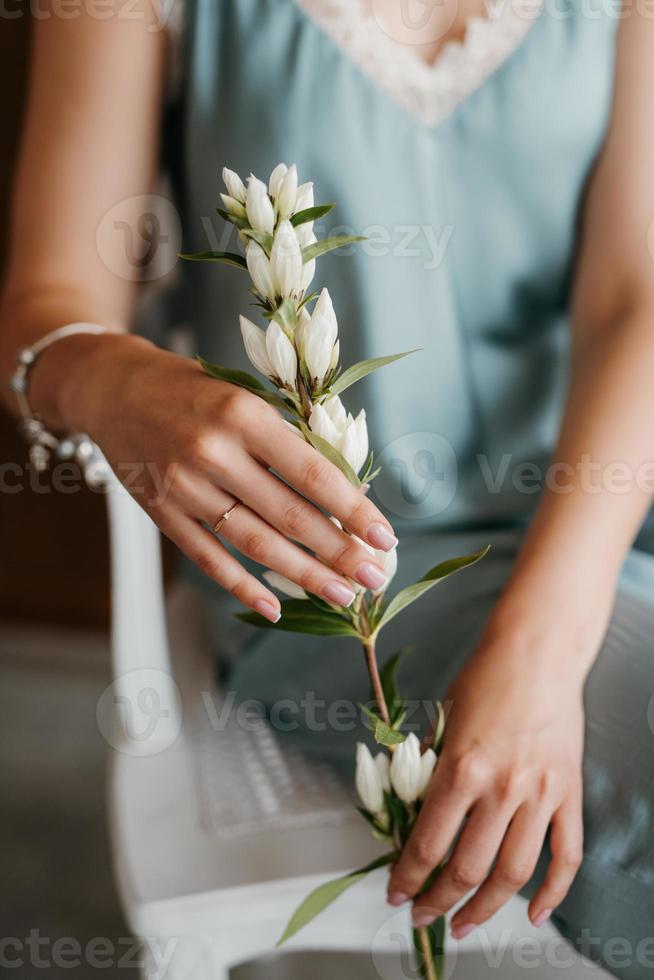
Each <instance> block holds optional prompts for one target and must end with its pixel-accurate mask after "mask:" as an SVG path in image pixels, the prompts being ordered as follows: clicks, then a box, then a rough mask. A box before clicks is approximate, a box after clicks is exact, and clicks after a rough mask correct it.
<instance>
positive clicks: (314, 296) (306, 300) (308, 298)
mask: <svg viewBox="0 0 654 980" xmlns="http://www.w3.org/2000/svg"><path fill="white" fill-rule="evenodd" d="M319 296H320V293H315V292H314V293H309V294H308V296H305V297H304V299H303V300H302V302H301V303H300V304H299V305H298V310H301V309H302V307H303V306H306V305H307V303H310V302H311V300H312V299H317V298H318V297H319Z"/></svg>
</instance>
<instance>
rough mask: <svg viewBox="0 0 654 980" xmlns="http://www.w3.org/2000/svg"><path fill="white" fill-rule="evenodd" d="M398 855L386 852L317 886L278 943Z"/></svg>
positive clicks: (299, 908) (297, 910) (300, 907)
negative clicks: (357, 868)
mask: <svg viewBox="0 0 654 980" xmlns="http://www.w3.org/2000/svg"><path fill="white" fill-rule="evenodd" d="M397 857H398V855H397V854H396V853H395V851H393V852H392V853H391V854H385V855H384V856H383V857H380V858H377V859H376V860H375V861H371V862H370V864H367V865H366V866H365V868H359V870H358V871H352V872H351V873H350V874H347V875H343V876H342V877H341V878H335V879H334V880H333V881H327V882H325V884H324V885H320V886H319V887H318V888H315V889H314V890H313V891H312V892H311V894H309V895H307V897H306V898H305V899H304V901H303V902H302V904H301V905H299V906H298V907H297V909H296V910H295V912H294V913H293V915H292V916H291V918H290V920H289V923H288V925H287V926H286V929H285V930H284V934H283V935H282V937H281V939H280V940H279V942H278V943H277V945H278V946H281V945H282V943H285V942H286V940H287V939H290V938H291V936H294V935H295V934H296V932H299V931H300V929H303V928H304V926H306V925H308V924H309V922H312V921H313V919H315V918H316V916H317V915H319V914H320V913H321V912H322V911H323V910H324V909H326V908H327V907H328V906H329V905H331V904H332V902H334V901H336V899H337V898H339V896H341V895H342V894H343V892H344V891H347V889H348V888H351V887H352V885H356V883H357V882H358V881H361V879H362V878H365V876H366V875H367V874H369V873H370V872H371V871H376V869H377V868H383V867H385V866H386V865H388V864H392V863H393V861H396V860H397Z"/></svg>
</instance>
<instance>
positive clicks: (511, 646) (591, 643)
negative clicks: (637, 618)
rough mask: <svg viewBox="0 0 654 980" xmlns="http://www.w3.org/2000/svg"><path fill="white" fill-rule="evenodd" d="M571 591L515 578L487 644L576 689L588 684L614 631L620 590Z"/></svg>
mask: <svg viewBox="0 0 654 980" xmlns="http://www.w3.org/2000/svg"><path fill="white" fill-rule="evenodd" d="M580 584H581V587H579V584H578V585H577V587H571V588H566V587H565V584H564V583H563V582H562V581H558V582H557V581H555V580H553V581H552V582H551V583H550V584H546V583H545V582H544V580H542V579H541V580H539V581H538V582H534V581H532V580H530V579H528V578H527V577H526V576H525V578H524V579H523V578H521V577H519V576H516V577H514V578H513V579H512V580H511V581H510V582H509V583H508V585H507V586H506V588H505V590H504V592H503V593H502V595H501V596H500V598H499V600H498V602H497V604H496V606H495V608H494V610H493V612H492V613H491V616H490V618H489V621H488V623H487V626H486V630H485V640H486V642H485V643H484V644H483V645H484V646H486V647H488V649H491V650H492V649H497V650H499V649H502V650H503V651H504V652H505V654H506V656H507V657H508V659H509V660H510V661H513V662H515V663H518V662H520V663H521V664H522V663H524V661H525V660H526V661H527V662H528V663H529V664H530V665H531V667H532V668H533V670H534V671H536V672H537V673H539V674H541V673H542V674H543V675H544V676H545V675H548V674H550V673H551V671H552V670H553V671H554V672H555V674H556V676H557V677H558V678H560V679H561V680H562V681H564V680H565V679H566V678H567V679H569V680H570V681H571V682H572V683H573V684H575V685H576V684H578V683H583V682H584V680H585V678H586V676H587V674H588V671H589V670H590V668H591V667H592V665H593V662H594V660H595V658H596V656H597V653H598V651H599V648H600V645H601V643H602V640H603V638H604V634H605V632H606V629H607V627H608V623H609V619H610V615H611V610H612V607H613V600H614V586H613V585H612V584H611V583H604V585H603V587H602V588H601V589H600V588H599V587H598V588H592V587H590V586H589V587H588V588H585V587H584V583H583V582H582V583H580Z"/></svg>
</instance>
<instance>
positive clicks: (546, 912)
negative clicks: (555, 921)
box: [532, 909, 554, 929]
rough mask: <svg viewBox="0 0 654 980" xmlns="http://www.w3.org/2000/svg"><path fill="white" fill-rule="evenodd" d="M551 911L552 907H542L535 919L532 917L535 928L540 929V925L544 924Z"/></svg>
mask: <svg viewBox="0 0 654 980" xmlns="http://www.w3.org/2000/svg"><path fill="white" fill-rule="evenodd" d="M553 911H554V909H543V911H542V912H539V913H538V915H537V916H536V918H535V919H532V921H533V923H534V925H535V926H536V928H537V929H540V927H541V926H543V925H545V923H546V922H547V920H548V919H549V917H550V915H551V914H552V912H553Z"/></svg>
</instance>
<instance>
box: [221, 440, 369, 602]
mask: <svg viewBox="0 0 654 980" xmlns="http://www.w3.org/2000/svg"><path fill="white" fill-rule="evenodd" d="M293 439H294V440H295V441H296V442H297V443H298V444H300V440H299V439H298V438H297V436H293ZM220 480H221V483H222V485H223V486H224V487H225V489H227V490H229V491H230V493H233V494H234V495H235V496H236V497H238V498H239V499H240V500H242V501H243V502H244V503H245V504H247V505H248V507H249V508H250V509H251V510H253V511H255V512H256V513H257V514H260V515H261V517H263V518H264V520H266V521H267V523H268V524H270V525H272V526H273V527H276V528H277V529H278V530H279V531H280V532H281V534H283V535H284V537H286V538H290V539H292V540H293V541H299V542H300V543H301V544H303V545H305V546H306V547H307V548H310V549H311V551H313V552H315V553H316V555H318V556H319V558H321V559H322V560H323V561H324V562H325V564H327V565H329V566H330V567H332V568H335V569H337V570H338V571H339V572H340V573H341V574H343V575H346V576H347V577H348V578H351V579H353V580H354V581H355V582H358V583H359V584H360V585H363V586H364V588H366V589H381V588H383V587H384V586H385V585H386V581H387V577H386V575H385V573H384V571H383V569H382V567H381V565H380V563H379V561H378V559H377V557H376V556H375V555H374V554H372V553H371V552H370V551H368V550H367V549H366V548H364V547H363V546H362V545H361V544H360V543H359V542H357V541H356V540H355V539H354V538H353V537H352V536H351V535H350V534H346V533H345V532H344V531H342V530H341V528H339V527H337V526H336V525H335V524H334V523H333V521H330V520H329V518H328V517H326V516H325V514H323V513H322V512H321V511H319V510H318V508H317V507H315V506H314V504H312V503H311V502H310V501H309V500H306V499H305V498H304V497H301V496H300V495H299V494H298V493H296V492H295V490H293V488H292V487H289V486H288V485H287V484H286V483H284V482H283V481H282V480H280V479H279V478H278V477H276V476H275V475H274V474H272V473H270V472H269V471H268V470H266V469H265V467H263V466H262V465H261V464H260V463H258V462H256V461H255V460H253V459H252V458H251V457H248V458H247V461H246V462H244V463H241V465H239V466H238V467H234V468H233V469H232V470H231V471H230V472H227V471H224V472H222V473H221V474H220Z"/></svg>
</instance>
